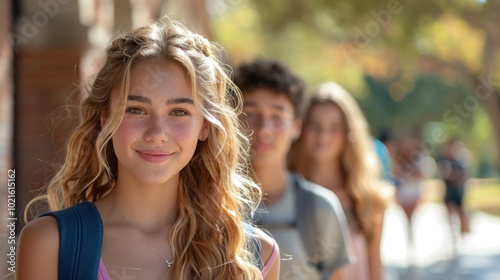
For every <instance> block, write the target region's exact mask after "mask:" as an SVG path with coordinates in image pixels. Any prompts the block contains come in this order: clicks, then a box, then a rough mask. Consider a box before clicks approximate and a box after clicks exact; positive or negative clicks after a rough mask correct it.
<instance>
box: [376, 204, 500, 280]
mask: <svg viewBox="0 0 500 280" xmlns="http://www.w3.org/2000/svg"><path fill="white" fill-rule="evenodd" d="M412 221H413V231H412V232H413V240H414V242H413V244H410V242H408V222H407V219H406V217H405V215H404V212H403V210H402V209H401V208H400V207H399V206H397V205H395V204H393V205H391V206H389V209H388V211H387V213H386V220H385V226H384V232H383V236H382V248H381V251H382V261H383V263H384V265H385V267H386V279H387V280H420V279H422V280H423V279H425V280H433V279H436V280H437V279H439V280H462V279H467V280H483V279H484V280H497V279H500V217H497V216H493V215H489V214H486V213H482V212H474V213H471V214H470V230H471V231H470V233H468V234H467V235H465V236H464V237H463V238H462V237H460V236H459V234H457V237H456V238H455V239H456V242H454V241H453V240H454V239H453V238H452V232H458V228H455V227H453V229H454V231H452V230H451V228H450V224H449V222H448V214H447V211H446V208H445V207H444V206H443V205H441V204H436V203H424V204H422V205H420V206H419V208H418V209H417V210H416V212H415V214H414V217H413V219H412ZM454 244H455V246H454ZM454 248H456V253H454Z"/></svg>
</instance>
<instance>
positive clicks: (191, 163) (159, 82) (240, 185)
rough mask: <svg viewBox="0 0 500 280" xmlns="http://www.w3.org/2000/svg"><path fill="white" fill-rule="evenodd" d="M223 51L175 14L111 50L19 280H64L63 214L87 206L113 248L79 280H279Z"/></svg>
mask: <svg viewBox="0 0 500 280" xmlns="http://www.w3.org/2000/svg"><path fill="white" fill-rule="evenodd" d="M220 52H221V49H220V48H218V47H217V46H216V45H214V44H212V43H210V42H209V41H207V40H206V39H205V38H203V37H202V36H200V35H198V34H195V33H192V32H191V31H189V30H188V29H187V28H186V27H185V26H183V25H182V24H181V23H179V22H176V21H174V20H172V19H169V18H167V17H164V18H161V19H160V20H157V21H155V22H153V23H151V24H149V25H147V26H144V27H140V28H138V29H136V30H133V31H132V32H130V33H129V34H127V35H125V36H122V37H119V38H117V39H115V40H113V41H112V42H111V44H110V45H109V47H108V48H107V50H106V61H105V63H104V65H103V66H102V68H101V69H100V71H99V72H98V74H97V76H96V77H95V80H94V82H93V84H92V86H91V87H90V88H89V90H88V94H87V95H85V96H84V97H83V99H82V102H81V106H80V109H81V112H80V123H79V125H78V127H76V129H75V131H74V132H73V134H72V135H71V137H70V139H69V142H68V145H67V155H66V159H65V162H64V164H63V165H62V166H61V168H60V170H59V172H58V173H57V174H56V175H55V176H54V177H53V179H52V180H51V181H50V183H49V185H48V193H47V195H46V198H47V199H48V204H49V207H50V210H51V211H57V212H53V213H51V214H49V216H43V217H40V218H37V219H34V220H33V221H31V222H30V223H29V224H28V225H26V227H25V228H24V229H23V231H22V233H21V236H20V241H19V246H18V252H17V254H18V255H17V256H18V263H17V269H16V279H22V280H24V279H38V280H40V279H57V278H58V275H59V279H62V276H61V269H64V267H63V265H62V263H64V261H68V260H67V259H66V260H65V259H62V258H63V257H62V255H61V254H62V252H63V250H66V249H67V247H69V245H68V244H67V243H64V242H62V240H63V238H64V237H65V236H64V234H65V231H63V230H62V228H63V227H62V221H63V216H64V215H66V214H68V213H70V212H71V211H73V210H74V211H76V209H80V208H82V206H83V208H85V209H86V211H87V212H86V213H93V212H94V213H96V216H97V218H98V220H99V222H100V223H102V229H101V233H102V236H100V238H99V241H102V247H101V248H97V251H96V252H95V254H93V256H92V258H94V259H96V262H97V264H96V267H97V268H96V269H95V270H92V271H93V272H92V273H93V274H92V275H90V276H85V277H86V278H85V277H83V276H82V275H83V274H84V273H87V271H91V270H89V269H88V268H87V267H83V268H82V267H76V268H75V269H74V270H73V271H70V272H69V273H71V274H73V275H75V278H72V279H124V278H128V279H131V278H134V279H206V280H208V279H221V280H226V279H246V280H249V279H278V276H279V275H278V273H279V272H278V271H279V259H278V258H276V256H277V255H279V252H278V248H277V245H276V243H275V242H274V240H273V239H272V238H270V237H269V236H267V235H266V234H264V233H262V231H260V230H257V229H254V228H253V227H251V226H249V225H248V224H246V223H244V222H245V219H246V217H248V214H249V213H250V212H251V210H253V209H255V207H256V205H257V203H258V201H259V199H260V192H259V188H258V186H257V185H256V184H255V183H254V182H253V181H252V180H251V179H250V177H249V176H248V174H247V161H248V158H247V155H248V149H249V143H248V140H247V139H246V137H245V136H244V135H243V134H242V133H241V128H240V125H239V123H238V117H237V116H238V113H239V112H240V110H241V108H242V98H241V95H240V93H239V91H238V90H237V89H236V88H235V86H234V85H233V84H232V82H231V80H230V73H228V71H227V69H228V67H225V65H223V64H222V63H221V62H220V61H219V59H218V56H219V55H220ZM63 209H66V210H63ZM60 210H62V211H60ZM92 211H93V212H92ZM54 213H56V214H54ZM54 217H56V219H54ZM82 220H83V222H82V224H83V226H85V224H86V223H88V221H90V220H91V219H90V217H87V216H84V217H83V219H82ZM66 222H68V221H66ZM76 223H77V222H72V220H70V221H69V226H68V225H66V226H68V228H70V229H71V230H72V229H73V227H75V226H77V225H74V224H76ZM65 229H66V228H65ZM96 231H97V228H96ZM80 237H82V239H85V236H84V235H82V236H80ZM71 242H73V241H72V240H70V243H71ZM74 242H77V241H76V240H75V241H74ZM70 245H71V244H70ZM83 249H86V248H83ZM69 261H70V262H78V261H79V259H78V258H77V257H74V259H72V258H70V260H69ZM259 268H260V269H259ZM67 279H69V278H67Z"/></svg>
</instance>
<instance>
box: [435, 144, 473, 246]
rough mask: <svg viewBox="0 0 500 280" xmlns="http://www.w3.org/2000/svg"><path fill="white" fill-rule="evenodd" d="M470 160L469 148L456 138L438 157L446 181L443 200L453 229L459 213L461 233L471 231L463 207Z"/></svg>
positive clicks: (440, 172)
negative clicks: (455, 218)
mask: <svg viewBox="0 0 500 280" xmlns="http://www.w3.org/2000/svg"><path fill="white" fill-rule="evenodd" d="M469 161H470V152H469V150H468V149H467V148H466V147H465V145H464V143H463V142H462V141H460V140H459V139H456V138H453V139H450V140H448V141H447V142H446V143H445V145H444V149H443V154H442V156H441V157H440V158H439V159H438V175H439V177H440V178H441V179H442V180H443V182H444V187H445V191H444V196H443V202H444V203H445V205H446V208H447V209H448V214H449V220H450V225H452V229H453V219H454V217H455V215H458V218H459V221H460V233H461V234H464V233H467V232H469V219H468V217H467V215H466V213H465V210H464V207H463V198H464V194H465V183H466V181H467V178H468V175H467V168H468V164H469ZM452 236H454V234H453V233H452ZM455 249H456V248H455Z"/></svg>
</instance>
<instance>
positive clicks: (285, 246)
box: [235, 58, 378, 280]
mask: <svg viewBox="0 0 500 280" xmlns="http://www.w3.org/2000/svg"><path fill="white" fill-rule="evenodd" d="M235 83H236V85H237V86H238V87H239V88H240V89H241V91H242V93H243V98H244V106H243V113H242V114H241V116H240V119H241V121H242V122H243V124H244V125H246V127H247V129H248V135H249V137H250V142H251V167H252V169H253V172H254V177H255V180H256V181H257V182H258V183H259V184H260V186H261V188H262V192H263V199H262V202H261V205H260V209H259V210H260V211H259V212H258V213H259V214H258V215H256V216H255V223H256V224H257V225H261V226H262V227H263V228H264V229H266V230H268V231H269V232H270V233H271V234H272V236H273V237H274V238H275V239H276V241H277V242H278V244H279V246H280V251H281V252H282V262H281V272H280V278H281V279H286V280H288V279H308V280H315V279H329V277H330V276H331V275H332V273H333V272H334V271H336V270H337V269H338V268H340V267H342V266H343V265H346V264H348V263H349V262H350V261H351V257H352V252H351V244H350V240H349V235H348V229H347V224H346V217H345V215H344V212H343V210H342V206H341V204H340V202H339V199H338V198H337V196H336V195H335V194H334V193H333V192H331V191H329V190H327V189H326V188H324V187H322V186H318V185H317V184H313V183H311V182H309V181H307V180H305V179H304V178H302V177H301V176H300V175H298V174H296V173H294V172H290V171H289V170H288V169H287V153H288V151H289V149H290V146H291V143H292V141H293V140H294V139H296V138H297V137H298V136H299V134H300V131H301V119H300V115H301V114H300V111H301V110H300V107H301V105H302V99H303V95H304V89H305V86H304V83H303V81H302V80H301V79H300V78H299V77H297V76H296V75H295V74H293V73H292V72H291V71H290V70H289V69H288V67H287V66H286V65H285V64H283V63H281V62H279V61H276V60H272V59H262V58H258V59H255V60H253V61H250V62H248V63H244V64H241V65H240V66H239V67H237V68H236V69H235ZM376 279H378V278H376Z"/></svg>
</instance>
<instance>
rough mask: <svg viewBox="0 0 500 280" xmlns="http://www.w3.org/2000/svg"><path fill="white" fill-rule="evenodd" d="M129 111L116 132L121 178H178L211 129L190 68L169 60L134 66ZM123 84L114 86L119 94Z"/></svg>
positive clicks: (143, 180)
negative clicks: (194, 93) (193, 88)
mask: <svg viewBox="0 0 500 280" xmlns="http://www.w3.org/2000/svg"><path fill="white" fill-rule="evenodd" d="M130 78H131V81H130V92H129V94H128V98H127V101H126V107H125V114H124V117H123V120H122V122H121V124H120V126H119V127H118V130H117V131H116V133H115V134H114V135H113V137H112V141H113V147H114V151H115V154H116V157H117V158H118V177H119V178H123V179H125V180H127V181H128V180H135V181H136V182H139V183H143V184H163V183H166V182H168V181H170V180H171V179H178V176H179V172H180V171H181V169H182V168H184V167H185V166H186V165H187V163H188V162H189V161H190V160H191V158H192V156H193V154H194V151H195V149H196V145H197V142H198V140H205V138H206V137H207V133H208V129H207V123H206V122H205V121H204V118H203V115H202V114H201V112H200V111H199V110H197V109H196V107H195V105H194V103H193V97H192V94H191V87H190V85H189V83H188V80H187V77H186V75H185V70H184V68H183V67H182V66H181V65H180V64H178V63H176V62H173V61H167V60H163V59H157V60H147V61H143V62H140V63H139V64H137V65H136V66H134V67H133V68H132V71H131V77H130ZM118 93H119V88H118V89H115V90H114V91H113V93H112V94H113V96H114V97H115V100H116V96H118Z"/></svg>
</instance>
